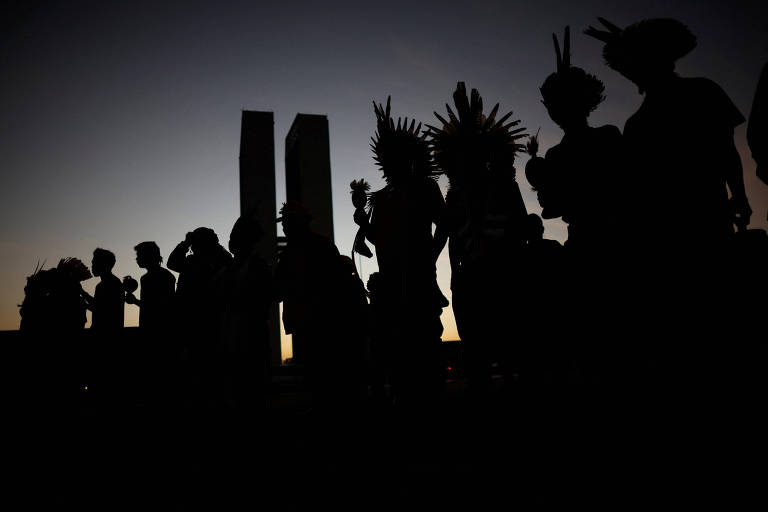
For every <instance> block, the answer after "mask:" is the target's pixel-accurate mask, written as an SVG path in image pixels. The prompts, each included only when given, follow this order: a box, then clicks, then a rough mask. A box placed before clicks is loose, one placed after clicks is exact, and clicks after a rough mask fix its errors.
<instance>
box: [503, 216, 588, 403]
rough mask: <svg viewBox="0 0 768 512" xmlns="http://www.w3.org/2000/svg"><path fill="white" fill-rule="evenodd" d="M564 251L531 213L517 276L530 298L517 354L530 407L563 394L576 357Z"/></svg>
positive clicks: (525, 304) (524, 303)
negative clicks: (568, 320)
mask: <svg viewBox="0 0 768 512" xmlns="http://www.w3.org/2000/svg"><path fill="white" fill-rule="evenodd" d="M565 253H566V251H565V249H564V248H563V246H562V245H561V244H560V242H558V241H557V240H550V239H546V238H544V223H543V222H542V220H541V217H539V216H538V215H536V214H535V213H530V214H528V216H527V218H526V223H525V248H524V250H523V258H522V265H521V267H522V271H521V272H520V274H521V275H520V277H519V285H520V288H521V289H522V290H525V295H526V298H525V300H524V301H522V304H521V308H520V309H521V311H522V312H523V314H521V315H520V317H521V319H522V321H521V322H520V324H519V325H518V326H516V331H518V332H522V333H524V334H523V335H522V336H521V338H522V339H521V341H520V342H519V344H518V345H519V348H518V350H516V351H515V354H516V355H517V356H518V358H517V359H518V361H516V364H515V367H516V368H517V370H518V371H519V373H520V380H521V384H522V386H523V388H524V391H525V395H524V396H525V398H527V399H529V402H528V404H529V405H540V406H544V407H551V406H552V400H553V398H554V397H553V396H552V395H551V394H550V395H546V394H545V393H547V392H552V391H558V392H560V391H562V387H563V386H564V385H565V374H566V372H567V371H568V365H569V364H570V362H571V359H572V352H573V346H572V345H573V342H572V338H571V336H569V329H572V328H573V326H572V325H563V320H564V319H565V318H567V316H566V315H567V310H568V309H570V308H573V307H574V305H573V304H570V303H568V302H567V300H566V296H565V294H564V291H565V289H566V288H567V287H568V284H567V281H566V279H565V277H566V273H567V272H568V270H569V269H568V267H567V266H566V254H565ZM553 316H555V317H557V318H558V321H557V322H553V321H552V318H553ZM556 386H557V389H555V387H556ZM536 401H539V402H540V403H539V404H536V403H535V402H536ZM544 404H548V405H544Z"/></svg>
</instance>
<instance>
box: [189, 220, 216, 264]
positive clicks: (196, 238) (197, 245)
mask: <svg viewBox="0 0 768 512" xmlns="http://www.w3.org/2000/svg"><path fill="white" fill-rule="evenodd" d="M218 245H219V237H218V236H216V233H215V232H214V231H213V230H212V229H211V228H205V227H200V228H197V229H195V230H194V231H192V253H194V254H195V256H201V257H203V258H205V257H207V256H212V255H213V254H214V253H215V252H216V248H217V247H218Z"/></svg>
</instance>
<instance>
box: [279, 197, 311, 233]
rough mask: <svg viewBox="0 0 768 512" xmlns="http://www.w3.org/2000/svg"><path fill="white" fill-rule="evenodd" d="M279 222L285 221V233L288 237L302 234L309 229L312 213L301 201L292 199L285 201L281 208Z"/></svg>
mask: <svg viewBox="0 0 768 512" xmlns="http://www.w3.org/2000/svg"><path fill="white" fill-rule="evenodd" d="M277 220H278V222H282V223H283V233H285V236H286V237H288V238H291V237H294V236H297V235H298V236H301V235H302V234H303V233H306V232H308V231H309V224H310V222H312V214H310V213H309V210H307V208H306V207H305V206H304V205H303V204H302V203H300V202H299V201H295V200H291V201H288V202H286V203H283V207H282V208H280V217H279V218H278V219H277Z"/></svg>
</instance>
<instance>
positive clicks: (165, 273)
mask: <svg viewBox="0 0 768 512" xmlns="http://www.w3.org/2000/svg"><path fill="white" fill-rule="evenodd" d="M157 275H158V276H160V277H162V278H163V279H166V280H168V281H176V276H174V275H173V272H171V271H170V270H168V269H167V268H165V267H159V268H158V269H157Z"/></svg>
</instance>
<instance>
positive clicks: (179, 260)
mask: <svg viewBox="0 0 768 512" xmlns="http://www.w3.org/2000/svg"><path fill="white" fill-rule="evenodd" d="M190 250H191V254H188V253H189V252H190ZM231 261H232V256H231V255H230V254H229V253H228V252H227V251H226V249H224V248H223V247H222V246H221V245H220V244H219V238H218V236H216V233H214V232H213V230H212V229H210V228H206V227H200V228H197V229H195V230H194V231H192V232H191V233H187V236H186V237H185V239H184V240H183V241H182V242H181V243H179V244H178V245H177V246H176V248H175V249H174V250H173V251H172V252H171V254H170V255H169V256H168V268H169V269H171V270H173V271H175V272H178V273H179V279H178V283H177V285H176V301H175V302H176V308H175V309H176V323H177V325H178V332H179V333H181V334H182V336H181V338H182V340H183V342H184V344H185V348H186V355H187V357H188V361H187V362H188V364H187V368H188V371H189V372H190V373H189V375H188V379H189V381H190V384H189V385H190V386H192V389H190V391H191V392H192V394H193V396H192V397H191V398H192V400H196V399H201V400H202V403H204V404H207V405H213V400H214V394H213V393H214V391H215V382H214V379H215V366H214V365H213V361H212V360H211V357H212V354H213V353H214V352H215V350H216V347H217V339H218V334H219V325H220V316H221V304H220V303H218V302H217V300H216V294H215V291H216V281H217V279H219V278H220V276H221V274H222V273H223V272H224V271H225V269H226V268H227V267H228V266H229V265H230V263H231ZM177 336H178V335H177ZM195 395H197V396H195Z"/></svg>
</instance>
